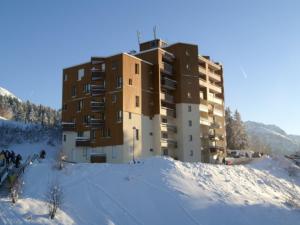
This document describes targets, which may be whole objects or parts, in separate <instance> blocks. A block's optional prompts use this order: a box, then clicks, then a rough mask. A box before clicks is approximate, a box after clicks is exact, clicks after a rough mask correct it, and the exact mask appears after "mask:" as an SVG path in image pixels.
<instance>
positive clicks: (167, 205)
mask: <svg viewBox="0 0 300 225" xmlns="http://www.w3.org/2000/svg"><path fill="white" fill-rule="evenodd" d="M290 166H292V164H291V162H290V161H288V160H285V159H283V158H265V159H262V160H261V161H258V162H255V163H253V164H250V165H247V166H245V165H239V166H223V165H210V164H203V163H182V162H179V161H174V160H172V159H169V158H161V157H155V158H151V159H147V160H145V161H142V162H141V163H139V164H118V165H113V164H67V165H66V167H65V168H64V170H62V171H58V170H55V169H53V161H52V160H51V159H47V160H45V161H43V162H41V163H38V162H36V163H34V164H32V165H31V166H30V168H29V169H28V170H27V171H26V173H25V176H24V182H25V184H24V191H23V194H22V197H21V199H20V200H19V201H18V202H17V204H16V205H14V206H12V205H11V204H10V203H8V202H7V200H6V201H5V199H2V200H0V224H80V225H85V224H86V225H96V224H120V225H127V224H128V225H135V224H144V225H148V224H149V225H150V224H161V225H165V224H178V225H182V224H185V225H186V224H204V225H212V224H215V225H219V224H230V225H241V224H245V225H246V224H264V225H269V224H270V225H271V224H276V225H278V224H284V225H289V224H291V225H292V224H297V223H298V222H299V221H300V212H299V208H298V209H297V203H299V202H297V201H299V196H300V187H299V183H300V180H299V177H296V176H295V177H289V175H288V172H287V170H286V168H288V167H290ZM53 180H58V181H59V183H60V185H61V187H62V188H63V191H64V204H63V206H62V207H61V210H59V212H58V214H57V217H56V219H54V220H49V219H48V216H47V207H46V205H45V193H46V191H47V188H48V185H49V183H51V182H52V181H53ZM291 199H292V200H293V201H292V202H291ZM292 203H295V204H292ZM1 220H2V221H1ZM1 222H2V223H1Z"/></svg>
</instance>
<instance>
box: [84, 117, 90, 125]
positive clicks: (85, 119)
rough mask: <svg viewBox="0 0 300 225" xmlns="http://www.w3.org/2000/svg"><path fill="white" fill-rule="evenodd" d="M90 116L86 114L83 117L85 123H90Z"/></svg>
mask: <svg viewBox="0 0 300 225" xmlns="http://www.w3.org/2000/svg"><path fill="white" fill-rule="evenodd" d="M90 118H91V117H90V116H88V115H85V116H84V117H83V122H84V123H86V124H89V123H90Z"/></svg>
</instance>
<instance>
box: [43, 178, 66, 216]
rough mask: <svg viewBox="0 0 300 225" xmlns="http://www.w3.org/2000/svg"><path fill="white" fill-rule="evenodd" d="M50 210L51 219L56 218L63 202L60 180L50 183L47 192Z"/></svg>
mask: <svg viewBox="0 0 300 225" xmlns="http://www.w3.org/2000/svg"><path fill="white" fill-rule="evenodd" d="M46 200H47V206H48V212H49V216H50V218H51V219H54V217H55V215H56V212H57V209H58V208H60V207H61V205H62V202H63V190H62V187H61V185H60V184H59V182H58V181H55V182H53V183H51V184H50V185H49V189H48V192H47V193H46Z"/></svg>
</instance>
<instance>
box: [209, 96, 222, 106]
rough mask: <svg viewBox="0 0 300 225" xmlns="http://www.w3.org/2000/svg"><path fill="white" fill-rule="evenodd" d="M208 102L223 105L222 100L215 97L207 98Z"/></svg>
mask: <svg viewBox="0 0 300 225" xmlns="http://www.w3.org/2000/svg"><path fill="white" fill-rule="evenodd" d="M208 101H210V102H213V103H216V104H219V105H223V100H222V99H220V98H217V97H213V96H210V95H209V96H208Z"/></svg>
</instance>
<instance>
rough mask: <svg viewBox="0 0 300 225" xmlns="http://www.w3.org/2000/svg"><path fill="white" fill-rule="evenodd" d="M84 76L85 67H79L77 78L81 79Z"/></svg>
mask: <svg viewBox="0 0 300 225" xmlns="http://www.w3.org/2000/svg"><path fill="white" fill-rule="evenodd" d="M83 76H84V69H79V70H78V73H77V80H81V79H82V78H83Z"/></svg>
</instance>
